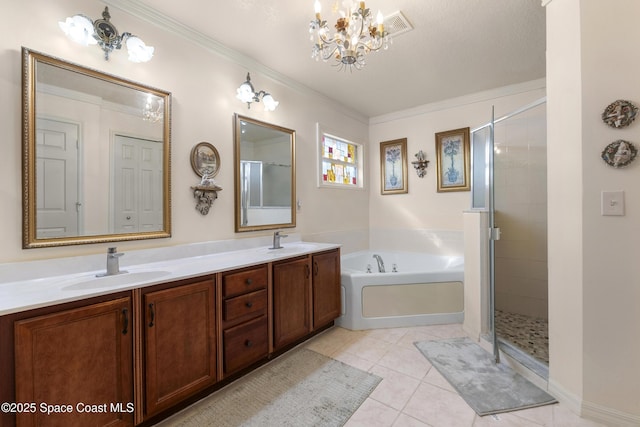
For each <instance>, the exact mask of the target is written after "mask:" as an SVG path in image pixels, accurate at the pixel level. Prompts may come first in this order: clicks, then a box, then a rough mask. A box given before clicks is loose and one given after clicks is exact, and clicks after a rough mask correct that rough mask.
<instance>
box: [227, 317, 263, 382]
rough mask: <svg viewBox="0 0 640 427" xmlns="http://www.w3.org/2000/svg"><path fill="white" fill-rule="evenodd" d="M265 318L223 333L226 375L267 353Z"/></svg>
mask: <svg viewBox="0 0 640 427" xmlns="http://www.w3.org/2000/svg"><path fill="white" fill-rule="evenodd" d="M268 336H269V331H268V327H267V316H262V317H259V318H257V319H255V320H250V321H248V322H245V323H242V324H240V325H238V326H234V327H233V328H229V329H227V330H225V331H224V332H223V340H224V344H223V345H224V371H225V373H226V374H229V373H232V372H235V371H237V370H238V369H241V368H244V367H246V366H249V365H251V364H252V363H253V362H256V361H258V360H260V359H262V358H263V357H266V356H267V354H268V353H269V343H268V341H269V340H268Z"/></svg>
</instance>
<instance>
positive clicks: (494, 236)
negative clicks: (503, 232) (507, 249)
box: [489, 227, 500, 240]
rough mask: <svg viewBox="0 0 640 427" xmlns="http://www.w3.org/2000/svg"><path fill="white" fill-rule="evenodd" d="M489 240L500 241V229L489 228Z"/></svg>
mask: <svg viewBox="0 0 640 427" xmlns="http://www.w3.org/2000/svg"><path fill="white" fill-rule="evenodd" d="M489 239H491V240H500V228H499V227H495V228H490V229H489Z"/></svg>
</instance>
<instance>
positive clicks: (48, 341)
mask: <svg viewBox="0 0 640 427" xmlns="http://www.w3.org/2000/svg"><path fill="white" fill-rule="evenodd" d="M132 325H133V321H132V316H131V299H130V298H128V297H127V298H118V299H115V300H113V301H107V302H103V303H97V304H92V305H88V306H86V307H81V308H77V309H71V310H65V311H62V312H59V313H54V314H49V315H45V316H39V317H35V318H31V319H25V320H20V321H17V322H16V323H15V329H14V331H15V369H16V371H15V375H16V402H21V403H30V402H34V403H35V404H36V405H37V407H35V408H34V409H35V410H34V411H33V412H32V413H30V412H27V413H25V412H22V413H19V414H17V425H18V426H41V425H42V426H44V425H47V426H82V427H84V426H106V425H109V426H130V425H133V375H132V371H133V354H132V348H133V340H132V331H131V327H132ZM43 404H44V405H45V406H43ZM46 405H59V406H57V407H51V408H50V407H48V406H46ZM49 409H51V410H53V411H55V412H52V413H51V414H49V415H47V414H46V412H47V410H49ZM62 411H64V412H62Z"/></svg>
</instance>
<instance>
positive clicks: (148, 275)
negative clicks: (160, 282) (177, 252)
mask: <svg viewBox="0 0 640 427" xmlns="http://www.w3.org/2000/svg"><path fill="white" fill-rule="evenodd" d="M169 274H171V273H170V272H168V271H159V270H154V271H139V272H135V273H122V274H118V275H114V276H102V277H96V276H95V275H92V276H82V277H78V278H76V279H74V280H72V282H73V283H71V284H69V285H67V286H64V287H63V288H62V289H63V290H66V291H77V290H82V289H100V288H109V287H115V286H122V285H127V284H130V283H138V282H144V281H148V280H154V279H159V278H161V277H163V276H168V275H169Z"/></svg>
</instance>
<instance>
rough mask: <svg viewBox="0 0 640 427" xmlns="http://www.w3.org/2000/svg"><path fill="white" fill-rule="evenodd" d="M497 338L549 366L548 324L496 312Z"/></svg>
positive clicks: (522, 316) (521, 316)
mask: <svg viewBox="0 0 640 427" xmlns="http://www.w3.org/2000/svg"><path fill="white" fill-rule="evenodd" d="M495 322H496V332H497V334H498V336H499V337H500V338H502V339H504V340H506V341H509V342H510V343H512V344H515V345H516V346H517V347H518V348H519V349H521V350H523V351H524V352H526V353H528V354H530V355H531V356H533V357H535V358H536V359H538V360H540V361H542V362H544V363H546V364H547V365H548V364H549V323H548V322H547V320H545V319H536V318H533V317H529V316H524V315H522V314H515V313H509V312H506V311H500V310H496V320H495Z"/></svg>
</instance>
